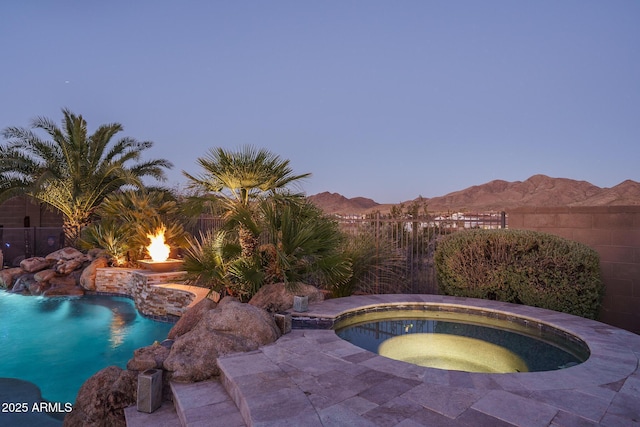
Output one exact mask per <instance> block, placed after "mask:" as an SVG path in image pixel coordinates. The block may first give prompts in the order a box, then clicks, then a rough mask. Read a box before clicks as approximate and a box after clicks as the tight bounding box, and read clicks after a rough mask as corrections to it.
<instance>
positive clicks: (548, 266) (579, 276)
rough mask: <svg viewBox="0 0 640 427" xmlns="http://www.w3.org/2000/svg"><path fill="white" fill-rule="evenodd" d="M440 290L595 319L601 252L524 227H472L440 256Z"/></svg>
mask: <svg viewBox="0 0 640 427" xmlns="http://www.w3.org/2000/svg"><path fill="white" fill-rule="evenodd" d="M435 263H436V271H437V275H438V284H439V288H440V290H441V292H443V293H444V294H446V295H456V296H464V297H472V298H483V299H491V300H498V301H505V302H513V303H518V304H526V305H531V306H535V307H542V308H547V309H550V310H556V311H562V312H565V313H569V314H574V315H578V316H582V317H587V318H591V319H593V318H595V317H596V316H597V313H598V309H599V308H600V304H601V302H602V295H603V290H604V288H603V284H602V281H601V279H600V266H599V265H600V264H599V256H598V253H597V252H596V251H594V250H593V249H591V248H589V247H588V246H586V245H583V244H581V243H578V242H574V241H571V240H567V239H563V238H561V237H558V236H554V235H551V234H546V233H540V232H534V231H524V230H467V231H461V232H458V233H454V234H452V235H449V236H446V237H445V238H443V239H442V241H441V242H440V243H439V244H438V247H437V249H436V254H435Z"/></svg>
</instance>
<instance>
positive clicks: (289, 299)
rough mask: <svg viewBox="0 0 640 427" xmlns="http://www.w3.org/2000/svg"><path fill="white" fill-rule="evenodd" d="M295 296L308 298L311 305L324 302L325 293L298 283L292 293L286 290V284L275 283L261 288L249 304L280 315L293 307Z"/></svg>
mask: <svg viewBox="0 0 640 427" xmlns="http://www.w3.org/2000/svg"><path fill="white" fill-rule="evenodd" d="M295 295H298V296H308V297H309V303H312V302H319V301H322V300H324V295H323V293H322V292H321V291H320V290H319V289H318V288H316V287H315V286H311V285H306V284H304V283H298V284H297V285H296V288H295V291H293V292H292V291H289V290H287V289H286V287H285V284H284V283H274V284H270V285H264V286H263V287H261V288H260V290H258V292H256V294H255V295H254V296H253V298H251V300H250V301H249V304H251V305H253V306H255V307H259V308H261V309H263V310H266V311H268V312H271V313H280V312H283V311H287V310H289V309H290V308H292V307H293V297H294V296H295Z"/></svg>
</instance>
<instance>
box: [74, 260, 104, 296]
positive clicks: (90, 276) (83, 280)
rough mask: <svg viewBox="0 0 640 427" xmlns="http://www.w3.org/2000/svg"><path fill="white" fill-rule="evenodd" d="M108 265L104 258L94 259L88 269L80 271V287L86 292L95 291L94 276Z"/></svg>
mask: <svg viewBox="0 0 640 427" xmlns="http://www.w3.org/2000/svg"><path fill="white" fill-rule="evenodd" d="M108 265H109V263H108V262H107V259H106V258H102V257H101V258H96V259H94V260H93V261H92V262H91V264H89V266H88V267H86V268H85V269H84V270H82V274H81V275H80V286H82V287H83V288H85V289H86V290H88V291H95V290H96V274H97V272H98V269H99V268H104V267H107V266H108Z"/></svg>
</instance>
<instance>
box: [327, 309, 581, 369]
mask: <svg viewBox="0 0 640 427" xmlns="http://www.w3.org/2000/svg"><path fill="white" fill-rule="evenodd" d="M336 333H337V334H338V336H340V337H341V338H342V339H345V340H347V341H349V342H351V343H352V344H354V345H357V346H358V347H361V348H364V349H365V350H369V351H371V352H374V353H378V354H380V355H382V356H385V357H389V358H391V359H396V360H402V361H405V362H409V363H413V364H416V365H420V366H426V367H432V368H439V369H449V370H459V371H467V372H485V373H506V372H540V371H551V370H557V369H562V368H567V367H570V366H574V365H577V364H579V363H582V362H584V361H585V360H586V359H587V358H588V356H589V352H588V348H587V347H586V345H583V343H579V342H572V341H571V340H566V339H564V338H563V337H560V336H558V335H555V334H554V333H551V332H550V331H541V330H539V329H535V328H528V327H526V326H523V325H519V324H516V323H512V322H508V321H506V320H500V319H493V318H492V319H487V318H484V317H482V316H477V315H470V314H462V313H442V312H425V311H395V312H394V311H391V312H384V313H367V314H364V315H360V316H355V317H354V318H351V319H348V320H347V321H343V322H341V323H339V324H338V325H336Z"/></svg>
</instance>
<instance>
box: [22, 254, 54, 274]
mask: <svg viewBox="0 0 640 427" xmlns="http://www.w3.org/2000/svg"><path fill="white" fill-rule="evenodd" d="M50 266H51V262H50V261H49V260H47V259H46V258H42V257H33V258H27V259H23V260H22V261H20V268H22V269H23V270H24V271H26V272H27V273H35V272H36V271H40V270H44V269H45V268H49V267H50Z"/></svg>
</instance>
